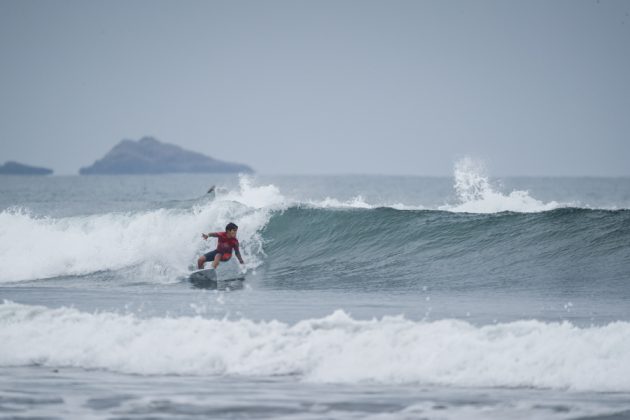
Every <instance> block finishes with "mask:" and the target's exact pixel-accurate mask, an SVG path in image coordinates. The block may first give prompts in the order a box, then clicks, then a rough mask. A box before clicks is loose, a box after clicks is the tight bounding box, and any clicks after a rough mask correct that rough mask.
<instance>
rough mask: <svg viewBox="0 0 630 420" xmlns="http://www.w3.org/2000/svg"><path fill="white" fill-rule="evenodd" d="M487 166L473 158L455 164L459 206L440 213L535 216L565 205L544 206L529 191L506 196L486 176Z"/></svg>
mask: <svg viewBox="0 0 630 420" xmlns="http://www.w3.org/2000/svg"><path fill="white" fill-rule="evenodd" d="M485 172H486V171H485V168H484V165H483V164H482V163H481V162H479V161H476V160H474V159H471V158H469V157H466V158H463V159H460V160H459V161H457V162H456V163H455V171H454V176H455V185H454V188H455V192H456V193H457V197H458V200H459V203H458V204H455V205H444V206H441V207H439V209H440V210H446V211H452V212H457V213H498V212H502V211H512V212H520V213H534V212H542V211H548V210H553V209H555V208H558V207H563V205H561V204H559V203H557V202H555V201H551V202H549V203H544V202H542V201H539V200H536V199H535V198H533V197H531V196H530V195H529V193H528V192H527V191H519V190H516V191H512V192H510V193H509V194H507V195H505V194H502V193H500V192H497V191H495V190H494V189H493V188H492V186H491V184H490V181H489V178H488V176H487V175H486V173H485Z"/></svg>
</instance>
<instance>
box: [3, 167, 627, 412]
mask: <svg viewBox="0 0 630 420" xmlns="http://www.w3.org/2000/svg"><path fill="white" fill-rule="evenodd" d="M212 184H215V185H216V190H215V193H214V194H206V191H207V190H208V187H209V186H210V185H212ZM628 209H630V179H628V178H503V179H496V178H491V177H489V176H488V174H486V173H484V171H483V169H482V168H481V167H479V166H478V165H477V164H475V163H474V162H472V161H470V160H467V159H465V160H462V161H460V162H458V163H457V165H456V167H455V170H454V173H453V176H452V177H443V178H439V177H438V178H431V177H393V176H264V175H258V176H250V177H239V176H231V175H221V176H218V175H208V174H205V175H162V176H55V177H47V178H40V177H10V176H3V177H0V302H1V303H0V418H64V419H66V418H71V419H72V418H75V419H89V418H94V419H101V418H103V419H106V418H115V419H122V418H128V419H145V418H152V419H155V418H165V419H172V418H182V419H188V418H291V419H294V418H297V419H311V418H313V419H315V418H317V419H319V418H341V419H345V418H378V419H382V418H401V419H407V418H408V419H415V418H421V419H505V418H516V419H518V418H522V419H538V418H539V419H597V418H599V419H624V418H630V210H628ZM230 221H233V222H235V223H237V224H238V225H239V231H238V238H239V240H240V243H241V252H242V254H243V258H244V260H245V265H244V266H243V267H239V265H238V264H237V262H236V261H230V262H228V263H226V264H223V265H222V266H221V267H220V268H219V276H221V275H224V276H230V275H233V274H234V273H239V272H242V271H246V278H247V279H246V281H245V283H244V285H242V287H235V288H230V286H229V285H228V286H227V287H222V288H220V290H206V289H196V288H194V287H192V286H191V285H190V284H189V282H187V275H188V274H189V272H190V271H191V269H192V268H193V267H194V265H195V264H196V260H197V258H198V256H199V255H201V254H202V253H205V252H207V251H209V250H211V249H213V248H214V246H215V245H216V244H215V243H214V240H210V241H204V240H203V239H202V238H201V233H204V232H205V233H207V232H211V231H220V230H222V229H223V228H224V226H225V225H226V224H227V223H228V222H230Z"/></svg>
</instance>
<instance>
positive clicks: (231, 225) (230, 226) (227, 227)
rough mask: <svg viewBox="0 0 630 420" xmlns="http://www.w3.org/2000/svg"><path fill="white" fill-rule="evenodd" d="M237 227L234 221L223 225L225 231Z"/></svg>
mask: <svg viewBox="0 0 630 420" xmlns="http://www.w3.org/2000/svg"><path fill="white" fill-rule="evenodd" d="M236 229H238V226H236V225H235V224H234V223H232V222H230V223H228V224H227V226H226V227H225V231H226V232H227V231H228V230H236Z"/></svg>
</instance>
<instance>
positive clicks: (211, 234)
mask: <svg viewBox="0 0 630 420" xmlns="http://www.w3.org/2000/svg"><path fill="white" fill-rule="evenodd" d="M201 237H202V238H203V239H208V238H210V237H212V238H218V237H219V234H218V233H216V232H210V233H208V234H206V233H202V234H201Z"/></svg>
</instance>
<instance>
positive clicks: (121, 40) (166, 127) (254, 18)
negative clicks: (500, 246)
mask: <svg viewBox="0 0 630 420" xmlns="http://www.w3.org/2000/svg"><path fill="white" fill-rule="evenodd" d="M629 13H630V1H624V0H621V1H609V0H600V1H599V2H598V1H596V0H592V1H579V0H569V1H531V0H527V1H505V0H499V1H467V0H466V1H464V0H462V1H441V0H440V1H419V0H418V1H365V0H356V1H355V0H347V1H308V2H307V1H299V0H288V1H223V2H216V1H155V0H149V1H143V0H134V1H129V2H128V1H98V2H95V1H28V0H27V1H23V0H20V1H17V0H15V1H8V0H0V57H1V60H2V61H1V65H0V161H1V162H0V163H2V162H4V161H5V160H17V161H20V162H24V163H29V164H37V165H43V166H48V167H52V168H53V169H55V170H56V173H60V174H70V173H76V171H77V170H78V169H79V167H80V166H85V165H88V164H91V163H92V162H93V161H94V160H95V159H97V158H100V157H101V156H102V155H103V154H104V153H106V152H107V151H108V150H109V149H110V148H111V147H112V146H113V145H114V144H115V143H117V142H118V141H120V140H121V139H123V138H130V139H139V138H140V137H142V136H144V135H153V136H155V137H157V138H158V139H160V140H162V141H166V142H170V143H176V144H179V145H181V146H182V147H185V148H188V149H191V150H195V151H199V152H202V153H206V154H209V155H211V156H213V157H216V158H219V159H225V160H231V161H238V162H242V163H246V164H249V165H251V166H253V167H254V168H255V169H256V170H257V171H258V172H261V173H270V174H271V173H287V174H288V173H311V174H317V173H322V174H324V173H325V174H329V173H380V174H418V175H447V174H450V173H451V171H452V166H453V162H454V160H455V159H457V158H459V157H461V156H464V155H470V156H475V157H479V158H481V159H483V160H484V161H485V162H486V165H487V167H488V169H489V170H490V173H492V174H494V175H630V164H629V160H630V16H629Z"/></svg>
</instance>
